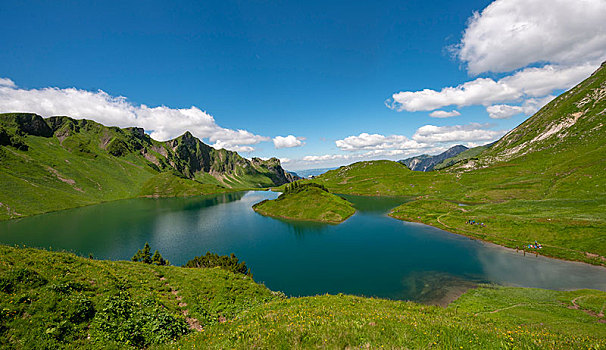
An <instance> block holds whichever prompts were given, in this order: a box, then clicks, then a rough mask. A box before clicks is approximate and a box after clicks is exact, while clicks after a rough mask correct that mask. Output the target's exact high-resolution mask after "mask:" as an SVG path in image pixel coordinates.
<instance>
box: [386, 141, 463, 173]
mask: <svg viewBox="0 0 606 350" xmlns="http://www.w3.org/2000/svg"><path fill="white" fill-rule="evenodd" d="M468 149H469V148H467V147H465V146H463V145H456V146H452V147H450V148H449V149H447V150H446V151H444V152H442V153H440V154H437V155H435V156H432V155H429V154H421V155H419V156H416V157H411V158H406V159H402V160H399V161H398V162H399V163H402V164H404V165H406V167H408V169H410V170H413V171H432V170H433V169H434V168H435V166H436V165H438V164H440V163H442V162H444V161H445V160H447V159H449V158H453V157H455V156H457V155H458V154H460V153H461V152H464V151H466V150H468Z"/></svg>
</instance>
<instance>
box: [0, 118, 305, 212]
mask: <svg viewBox="0 0 606 350" xmlns="http://www.w3.org/2000/svg"><path fill="white" fill-rule="evenodd" d="M294 179H295V177H294V176H293V175H291V174H290V173H288V172H285V171H284V169H283V168H282V167H281V165H280V161H279V160H278V159H277V158H271V159H269V160H262V159H260V158H252V159H250V160H249V159H246V158H244V157H242V156H240V155H239V154H238V153H236V152H232V151H228V150H225V149H214V148H212V147H210V146H208V145H206V144H205V143H203V142H202V141H200V140H199V139H197V138H196V137H194V136H193V135H192V134H191V133H189V132H185V133H184V134H183V135H181V136H179V137H177V138H175V139H173V140H169V141H165V142H160V141H156V140H153V139H152V138H151V137H150V136H149V135H147V134H146V133H145V132H144V130H143V129H141V128H124V129H121V128H118V127H107V126H104V125H102V124H99V123H96V122H94V121H91V120H86V119H80V120H77V119H73V118H69V117H65V116H56V117H50V118H42V117H41V116H39V115H36V114H30V113H8V114H0V190H1V191H0V219H2V218H7V217H8V218H12V217H19V216H22V215H27V214H33V213H39V212H45V211H49V210H57V209H64V208H69V207H74V206H79V205H85V204H93V203H98V202H100V201H107V200H114V199H122V198H131V197H136V196H153V197H157V196H180V195H193V194H203V193H217V192H224V191H227V190H231V189H244V188H253V187H270V186H279V185H282V184H285V183H288V182H292V181H293V180H294Z"/></svg>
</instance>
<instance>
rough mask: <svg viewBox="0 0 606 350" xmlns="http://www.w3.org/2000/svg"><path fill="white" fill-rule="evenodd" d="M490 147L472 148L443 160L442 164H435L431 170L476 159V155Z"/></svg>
mask: <svg viewBox="0 0 606 350" xmlns="http://www.w3.org/2000/svg"><path fill="white" fill-rule="evenodd" d="M489 147H490V145H484V146H478V147H474V148H470V149H468V150H465V151H463V152H461V153H459V154H457V155H456V156H454V157H450V158H448V159H444V160H443V161H442V162H440V163H438V164H436V166H435V167H434V168H433V169H434V170H441V169H444V168H448V167H449V166H452V165H454V164H457V163H459V162H465V161H467V160H469V159H471V158H474V157H476V156H477V155H478V154H480V153H482V152H483V151H484V150H486V149H487V148H489Z"/></svg>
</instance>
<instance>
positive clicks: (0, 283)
mask: <svg viewBox="0 0 606 350" xmlns="http://www.w3.org/2000/svg"><path fill="white" fill-rule="evenodd" d="M46 283H47V280H46V279H45V278H44V277H42V276H40V275H39V274H38V273H37V272H36V271H32V270H28V269H14V270H9V271H8V272H6V273H4V274H3V275H2V276H1V277H0V292H4V293H12V292H13V291H15V290H16V289H17V288H18V287H19V286H20V285H25V286H28V287H30V288H32V287H39V286H43V285H45V284H46Z"/></svg>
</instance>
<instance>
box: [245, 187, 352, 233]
mask: <svg viewBox="0 0 606 350" xmlns="http://www.w3.org/2000/svg"><path fill="white" fill-rule="evenodd" d="M283 191H284V192H283V193H282V194H281V195H280V196H279V197H278V198H277V199H274V200H267V199H266V200H264V201H262V202H259V203H257V204H255V205H253V209H254V210H255V211H256V212H257V213H259V214H262V215H266V216H273V217H278V218H284V219H291V220H303V221H317V222H326V223H332V224H338V223H341V222H343V221H345V220H347V218H349V217H350V216H352V215H353V214H354V213H355V212H356V210H355V209H354V207H353V204H351V203H350V202H348V201H347V200H345V199H343V198H341V197H339V196H335V195H334V194H332V193H330V192H328V190H326V189H325V188H323V187H322V186H319V185H316V184H314V183H305V182H301V181H297V182H293V183H290V184H287V185H286V186H284V189H283Z"/></svg>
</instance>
